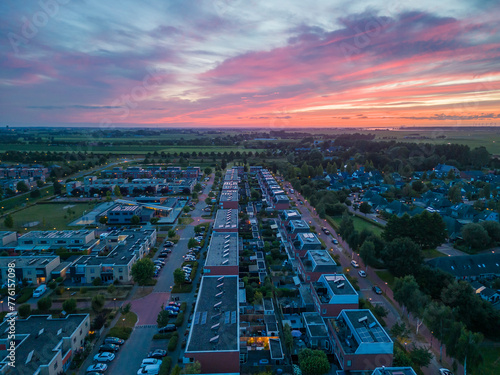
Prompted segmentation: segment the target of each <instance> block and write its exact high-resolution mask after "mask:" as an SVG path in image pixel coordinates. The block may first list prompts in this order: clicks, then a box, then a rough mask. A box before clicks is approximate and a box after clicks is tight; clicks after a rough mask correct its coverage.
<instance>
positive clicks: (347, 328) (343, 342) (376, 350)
mask: <svg viewBox="0 0 500 375" xmlns="http://www.w3.org/2000/svg"><path fill="white" fill-rule="evenodd" d="M327 327H328V330H329V334H330V338H331V341H332V346H333V353H334V354H335V356H336V357H337V360H338V362H339V364H340V367H341V368H342V369H343V370H344V371H350V372H351V373H352V372H354V371H366V370H372V369H374V368H376V367H377V366H381V365H382V366H383V365H386V366H391V365H392V359H393V350H394V343H393V342H392V340H391V338H390V337H389V335H388V334H387V332H386V331H385V330H384V328H383V327H382V326H381V325H380V323H379V322H378V320H377V319H376V318H375V317H374V316H373V314H372V312H371V311H370V310H367V309H366V310H343V311H342V312H341V313H340V315H339V316H338V318H337V319H328V320H327Z"/></svg>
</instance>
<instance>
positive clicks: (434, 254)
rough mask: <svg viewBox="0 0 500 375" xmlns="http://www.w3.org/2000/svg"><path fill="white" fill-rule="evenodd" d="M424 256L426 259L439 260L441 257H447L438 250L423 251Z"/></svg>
mask: <svg viewBox="0 0 500 375" xmlns="http://www.w3.org/2000/svg"><path fill="white" fill-rule="evenodd" d="M422 254H423V256H424V258H425V259H431V258H439V257H445V256H447V255H446V254H443V253H442V252H440V251H438V250H436V249H430V250H422Z"/></svg>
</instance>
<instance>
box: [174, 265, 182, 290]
mask: <svg viewBox="0 0 500 375" xmlns="http://www.w3.org/2000/svg"><path fill="white" fill-rule="evenodd" d="M174 283H175V285H178V286H179V285H182V284H183V283H184V272H182V270H181V269H180V268H176V269H175V270H174Z"/></svg>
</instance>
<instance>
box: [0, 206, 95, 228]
mask: <svg viewBox="0 0 500 375" xmlns="http://www.w3.org/2000/svg"><path fill="white" fill-rule="evenodd" d="M68 206H73V207H68ZM94 206H95V203H77V204H66V203H63V204H60V203H48V204H36V205H34V206H31V207H28V208H26V209H23V210H20V211H18V212H16V213H14V214H12V217H13V219H14V228H12V229H9V228H6V227H5V226H4V224H3V220H2V221H1V222H0V229H1V230H17V231H19V232H21V233H22V232H26V231H27V230H29V229H31V230H49V229H75V227H68V225H67V224H68V223H71V222H72V221H73V220H75V219H77V218H78V217H80V216H82V215H83V212H84V211H87V212H89V211H90V210H92V209H93V208H94ZM68 209H71V211H70V213H68ZM36 222H38V223H37V224H36V225H35V223H36ZM28 223H32V224H33V226H32V227H27V225H28ZM25 228H26V229H25Z"/></svg>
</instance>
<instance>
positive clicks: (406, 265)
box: [382, 237, 423, 277]
mask: <svg viewBox="0 0 500 375" xmlns="http://www.w3.org/2000/svg"><path fill="white" fill-rule="evenodd" d="M382 259H383V260H384V263H385V265H386V267H387V269H388V270H389V271H390V272H391V273H392V274H393V275H394V276H396V277H401V276H405V275H411V274H413V273H414V272H416V271H417V270H418V268H419V267H420V265H421V264H422V260H423V258H422V254H421V251H420V248H419V247H418V245H417V244H415V243H414V242H413V241H412V240H410V239H409V238H406V237H403V238H396V239H395V240H394V241H392V242H389V243H388V244H386V246H385V248H384V251H383V252H382Z"/></svg>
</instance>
